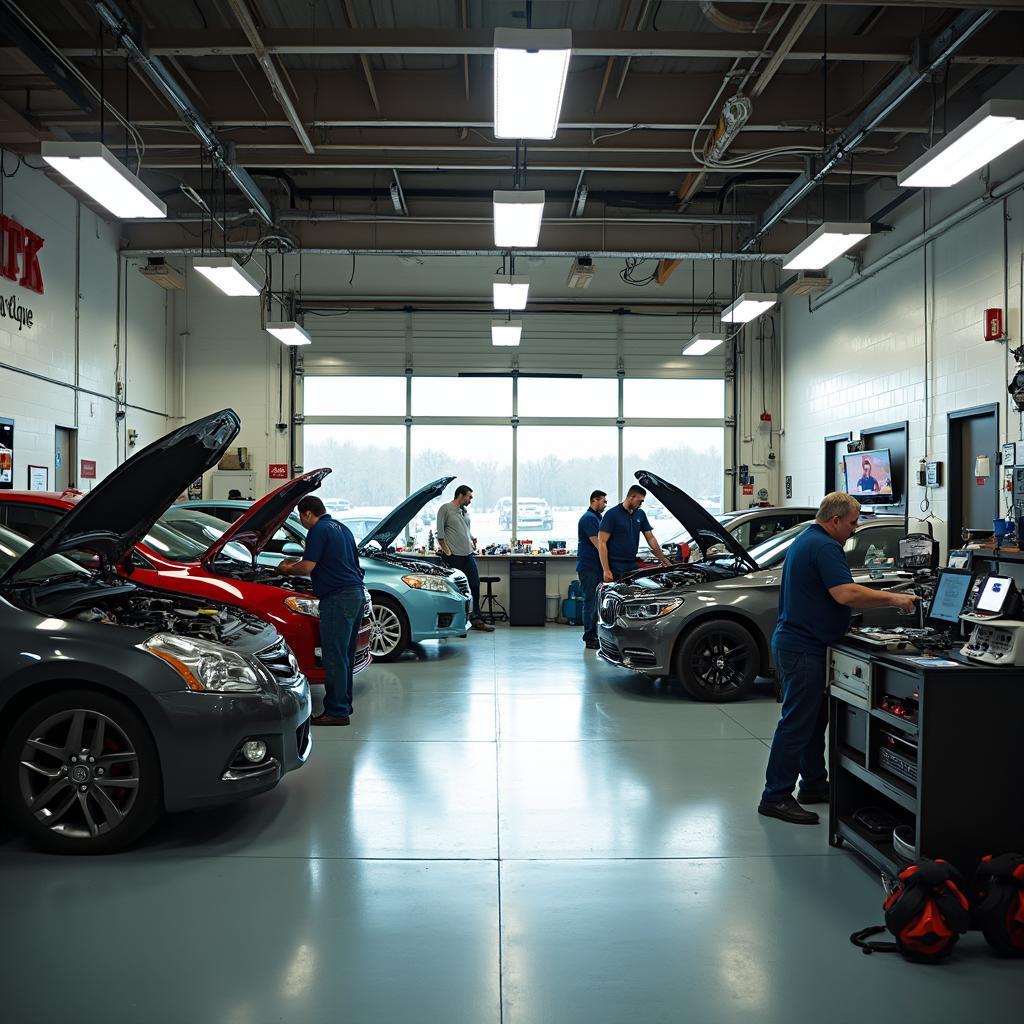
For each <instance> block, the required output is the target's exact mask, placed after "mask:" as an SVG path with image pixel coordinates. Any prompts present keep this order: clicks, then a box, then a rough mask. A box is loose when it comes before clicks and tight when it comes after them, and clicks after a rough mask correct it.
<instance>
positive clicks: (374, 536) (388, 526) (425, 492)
mask: <svg viewBox="0 0 1024 1024" xmlns="http://www.w3.org/2000/svg"><path fill="white" fill-rule="evenodd" d="M454 479H455V477H453V476H441V477H438V478H437V479H436V480H435V481H434V482H433V483H429V484H425V485H424V486H423V487H421V488H420V489H419V490H418V491H413V493H412V494H410V495H409V497H408V498H406V499H405V501H403V502H401V503H400V504H398V505H396V506H395V507H394V508H393V509H392V510H391V511H390V512H389V513H388V514H387V515H386V516H385V517H384V518H383V519H382V520H381V521H380V522H379V523H378V524H377V525H376V526H375V527H374V528H373V529H372V530H370V532H369V533H368V534H367V535H366V536H365V537H363V539H362V540H360V541H359V547H360V549H363V548H365V547H366V546H367V545H368V544H369V543H370V541H374V540H375V541H376V542H377V543H378V544H379V545H380V546H381V548H382V549H383V550H385V551H387V549H388V547H389V546H390V545H391V544H393V543H394V542H395V538H396V537H397V536H398V535H399V534H400V533H401V532H402V530H403V529H404V528H405V526H406V524H407V523H408V522H409V520H410V519H412V517H413V516H414V515H416V514H417V513H418V512H419V510H420V509H421V508H423V506H424V505H426V503H427V502H428V501H432V500H433V499H434V498H436V497H438V495H440V494H443V493H444V489H445V488H446V487H447V486H448V485H449V484H450V483H451V482H452V481H453V480H454Z"/></svg>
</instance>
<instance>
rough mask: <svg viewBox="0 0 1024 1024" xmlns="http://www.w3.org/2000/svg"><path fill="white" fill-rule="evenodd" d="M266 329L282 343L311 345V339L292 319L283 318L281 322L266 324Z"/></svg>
mask: <svg viewBox="0 0 1024 1024" xmlns="http://www.w3.org/2000/svg"><path fill="white" fill-rule="evenodd" d="M267 331H268V332H269V333H270V334H272V335H273V336H274V337H275V338H277V340H278V341H280V342H281V344H283V345H312V344H313V339H312V338H311V337H310V336H309V333H308V332H307V331H306V329H305V328H304V327H303V326H302V325H301V324H297V323H295V321H294V320H285V321H283V322H281V323H276V324H267Z"/></svg>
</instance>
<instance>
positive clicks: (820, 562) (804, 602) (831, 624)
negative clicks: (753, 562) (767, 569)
mask: <svg viewBox="0 0 1024 1024" xmlns="http://www.w3.org/2000/svg"><path fill="white" fill-rule="evenodd" d="M852 582H853V576H852V575H851V573H850V566H849V564H848V563H847V561H846V555H845V553H844V552H843V546H842V544H840V543H839V541H837V540H836V539H835V538H833V537H830V536H829V535H828V534H827V533H826V532H825V531H824V530H823V529H822V528H821V527H820V526H819V525H818V524H817V523H812V524H811V525H810V526H809V527H807V529H806V530H804V532H803V533H802V534H800V536H799V537H797V539H796V540H795V541H793V543H792V545H791V546H790V549H789V551H787V552H786V563H785V567H784V569H783V572H782V589H781V593H780V594H779V621H778V623H777V624H776V626H775V632H774V633H773V634H772V646H773V647H778V648H780V649H782V650H784V651H794V652H796V653H798V654H824V653H825V648H826V647H828V646H829V644H833V643H835V642H836V641H837V640H838V639H840V637H842V636H844V635H845V634H846V631H847V630H848V629H849V628H850V609H849V608H847V607H846V606H845V605H841V604H840V603H839V602H838V601H836V600H835V598H833V597H832V595H831V594H830V593H829V590H830V589H831V588H832V587H838V586H841V585H842V584H843V583H852Z"/></svg>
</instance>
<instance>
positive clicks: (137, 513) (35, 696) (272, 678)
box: [0, 411, 312, 853]
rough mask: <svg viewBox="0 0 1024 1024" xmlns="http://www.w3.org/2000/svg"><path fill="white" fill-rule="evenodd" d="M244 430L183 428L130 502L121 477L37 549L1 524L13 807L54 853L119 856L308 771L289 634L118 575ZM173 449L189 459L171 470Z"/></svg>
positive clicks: (7, 779) (4, 686) (143, 464)
mask: <svg viewBox="0 0 1024 1024" xmlns="http://www.w3.org/2000/svg"><path fill="white" fill-rule="evenodd" d="M236 433H237V417H235V416H234V413H230V411H228V412H226V413H222V414H219V415H218V416H216V417H208V418H207V419H206V420H204V421H202V422H201V423H200V424H189V425H188V426H185V427H182V428H180V429H179V430H178V431H175V432H174V434H172V435H170V437H169V438H165V439H164V441H163V442H157V445H156V446H153V445H151V446H150V447H149V448H148V449H146V450H144V451H143V452H140V453H139V455H138V456H136V457H135V458H133V459H131V460H129V462H128V463H126V464H125V466H129V465H131V464H132V463H135V462H136V460H139V463H140V465H136V466H133V467H132V469H133V472H132V474H130V476H131V487H129V488H126V487H125V483H126V479H127V478H128V476H129V474H126V473H124V472H123V470H124V468H125V467H122V469H121V470H117V471H115V472H114V473H113V474H111V475H110V476H109V477H107V478H106V479H105V480H104V481H102V482H101V483H100V484H99V485H98V486H97V487H96V488H95V489H94V490H93V491H91V492H90V493H89V494H88V495H87V496H85V497H83V498H82V499H81V500H80V501H78V502H77V503H76V504H75V505H74V506H73V507H72V508H71V509H70V510H69V511H67V514H66V515H65V514H63V510H62V511H61V513H60V514H58V515H57V516H51V518H52V519H53V522H52V525H51V528H50V529H48V530H46V531H44V532H43V533H42V535H41V536H40V538H39V540H38V541H37V542H36V543H34V544H33V543H32V542H31V541H29V540H28V539H26V538H24V537H22V536H21V535H19V534H17V533H15V532H13V531H11V530H8V529H6V528H4V527H0V630H2V635H3V638H4V644H3V652H4V653H3V654H2V655H0V797H2V801H3V807H4V811H5V814H6V817H7V818H8V820H9V821H10V822H11V823H12V824H13V825H14V827H15V828H17V829H18V830H19V831H21V832H23V833H24V834H25V836H26V837H27V838H28V840H29V841H30V842H31V843H32V844H33V845H35V846H37V847H39V848H41V849H44V850H48V851H52V852H58V853H107V852H111V851H113V850H117V849H120V848H122V847H124V846H125V845H127V844H129V843H131V842H133V841H134V840H136V839H138V838H139V836H141V835H142V834H143V833H144V832H145V831H146V830H147V829H148V828H149V827H150V826H151V825H152V824H153V823H154V821H155V820H156V819H157V818H158V817H159V816H160V814H161V813H162V812H163V811H181V810H187V809H192V808H200V807H207V806H213V805H216V804H219V803H223V802H228V801H232V800H236V799H239V798H242V797H247V796H253V795H255V794H257V793H261V792H264V791H266V790H268V789H271V788H273V787H274V786H276V785H277V783H278V782H280V781H281V779H282V778H283V776H284V775H285V774H286V773H287V772H289V771H292V770H293V769H295V768H298V767H299V766H300V765H302V764H303V763H304V762H305V761H306V759H307V758H308V757H309V754H310V751H311V749H312V742H311V738H310V728H309V718H310V714H311V707H312V706H311V700H310V694H309V685H308V683H307V681H306V679H305V677H304V675H303V674H302V672H301V671H300V669H299V667H298V664H297V663H296V661H295V658H294V657H293V655H292V653H291V651H290V650H289V649H288V646H287V644H286V643H285V642H284V640H283V639H282V637H281V635H280V634H279V633H278V632H277V630H276V629H274V627H273V626H271V625H269V624H268V623H266V622H264V621H263V620H261V619H260V618H258V617H257V616H256V615H253V614H251V613H249V612H247V611H245V610H244V609H240V608H235V607H231V606H230V605H228V604H227V603H226V602H223V601H211V600H208V599H206V598H203V597H194V596H189V595H186V594H183V593H170V592H168V591H166V590H156V589H152V588H149V587H146V586H142V585H140V584H139V583H138V582H137V581H135V580H128V579H125V578H123V577H120V576H118V575H117V574H116V573H114V572H112V569H113V567H115V566H118V565H121V564H124V563H125V562H126V561H127V560H128V559H130V558H131V557H132V549H133V547H134V545H135V544H136V543H137V542H138V541H139V540H140V539H141V537H142V536H143V535H144V534H145V533H146V531H147V530H148V529H149V528H150V527H151V525H152V523H153V521H154V520H155V519H156V517H157V516H158V515H159V514H160V512H161V511H163V509H164V507H166V505H168V504H170V503H171V502H172V501H173V500H174V498H175V496H176V495H177V494H179V493H180V492H181V490H182V489H183V488H184V487H186V486H187V485H188V483H189V481H191V480H193V479H195V477H196V476H198V475H200V474H201V473H203V472H204V471H205V470H207V469H209V468H211V467H212V466H214V465H216V463H217V460H218V459H219V458H220V455H221V454H222V452H223V448H224V447H226V443H227V442H230V440H231V439H232V438H234V436H235V434H236ZM225 438H227V442H225V444H223V445H222V444H221V442H222V441H224V439H225ZM161 446H162V447H163V448H167V447H170V448H172V449H174V450H176V452H177V456H178V457H177V458H175V459H166V460H165V459H162V458H161V459H159V460H157V462H154V460H152V459H151V458H149V457H148V456H149V455H150V454H151V449H152V448H154V447H161ZM158 463H159V464H158ZM140 469H141V470H143V472H142V473H141V474H140V473H139V472H137V471H138V470H140ZM70 553H75V554H76V555H77V556H78V558H80V559H81V558H86V559H88V560H90V561H91V562H92V563H93V568H91V569H89V568H85V567H83V566H82V565H81V564H79V563H78V562H77V561H73V560H71V559H70V558H68V557H66V556H67V555H68V554H70Z"/></svg>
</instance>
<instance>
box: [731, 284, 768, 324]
mask: <svg viewBox="0 0 1024 1024" xmlns="http://www.w3.org/2000/svg"><path fill="white" fill-rule="evenodd" d="M778 300H779V297H778V296H777V295H773V294H772V293H770V292H744V293H743V294H742V295H741V296H740V297H739V298H738V299H737V300H736V301H735V302H734V303H733V304H732V305H731V306H729V307H728V308H727V309H724V310H723V311H722V323H723V324H746V323H749V322H750V321H751V320H756V319H757V318H758V317H759V316H760V315H761V314H762V313H767V312H768V310H769V309H771V308H772V306H774V305H775V303H776V302H778Z"/></svg>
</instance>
